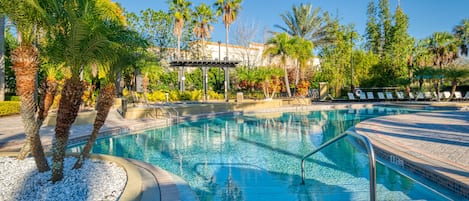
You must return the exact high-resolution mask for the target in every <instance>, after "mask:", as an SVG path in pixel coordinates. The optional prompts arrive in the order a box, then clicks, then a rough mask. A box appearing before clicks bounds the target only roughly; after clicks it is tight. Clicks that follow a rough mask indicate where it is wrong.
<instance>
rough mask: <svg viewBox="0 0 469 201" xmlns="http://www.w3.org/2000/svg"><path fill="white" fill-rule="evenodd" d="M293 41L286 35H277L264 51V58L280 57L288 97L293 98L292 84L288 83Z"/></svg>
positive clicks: (271, 39) (270, 40)
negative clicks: (288, 64)
mask: <svg viewBox="0 0 469 201" xmlns="http://www.w3.org/2000/svg"><path fill="white" fill-rule="evenodd" d="M291 49H292V47H291V39H290V37H289V36H288V34H286V33H280V34H276V35H275V36H274V37H272V38H270V39H269V40H268V41H267V48H266V49H265V50H264V53H263V55H264V56H273V57H280V64H281V65H282V66H283V69H284V78H285V88H286V90H287V94H288V97H291V91H290V84H289V81H288V71H287V58H288V56H289V55H290V53H291V52H292V51H291Z"/></svg>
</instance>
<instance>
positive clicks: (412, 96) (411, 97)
mask: <svg viewBox="0 0 469 201" xmlns="http://www.w3.org/2000/svg"><path fill="white" fill-rule="evenodd" d="M409 100H415V96H414V93H412V92H409Z"/></svg>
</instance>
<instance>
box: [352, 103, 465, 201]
mask: <svg viewBox="0 0 469 201" xmlns="http://www.w3.org/2000/svg"><path fill="white" fill-rule="evenodd" d="M355 131H356V132H358V133H359V134H363V135H365V136H367V137H369V138H370V140H371V142H372V144H373V148H374V150H375V153H376V154H377V155H378V156H379V157H380V158H382V159H385V160H388V161H389V162H391V163H393V164H394V165H397V166H399V167H402V168H405V169H407V170H409V171H411V172H413V173H416V174H418V175H420V176H423V177H425V178H427V179H429V180H431V181H433V182H435V183H437V184H440V185H442V186H445V187H446V188H448V189H449V190H451V191H453V192H455V193H457V194H459V195H462V196H464V197H465V198H468V199H469V111H451V112H435V113H417V114H401V115H392V116H383V117H378V118H373V119H368V120H366V121H363V122H360V123H358V124H357V125H356V126H355Z"/></svg>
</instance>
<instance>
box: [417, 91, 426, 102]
mask: <svg viewBox="0 0 469 201" xmlns="http://www.w3.org/2000/svg"><path fill="white" fill-rule="evenodd" d="M424 99H425V96H424V95H423V93H422V92H421V91H420V92H419V93H418V94H417V97H415V100H424Z"/></svg>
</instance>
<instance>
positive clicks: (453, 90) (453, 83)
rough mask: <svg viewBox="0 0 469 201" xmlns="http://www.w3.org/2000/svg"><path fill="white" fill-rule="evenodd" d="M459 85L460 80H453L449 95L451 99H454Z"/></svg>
mask: <svg viewBox="0 0 469 201" xmlns="http://www.w3.org/2000/svg"><path fill="white" fill-rule="evenodd" d="M457 86H458V81H457V80H453V81H452V82H451V95H450V96H449V100H452V99H453V97H454V92H456V87H457Z"/></svg>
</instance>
